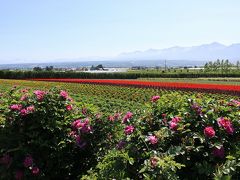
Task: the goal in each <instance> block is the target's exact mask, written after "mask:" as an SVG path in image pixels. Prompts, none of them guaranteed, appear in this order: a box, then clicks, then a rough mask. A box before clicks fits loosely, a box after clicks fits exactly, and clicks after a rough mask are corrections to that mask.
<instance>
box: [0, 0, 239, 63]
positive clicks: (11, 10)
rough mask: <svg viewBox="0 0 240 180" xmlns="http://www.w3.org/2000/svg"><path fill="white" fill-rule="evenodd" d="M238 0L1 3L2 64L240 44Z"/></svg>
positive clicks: (4, 0)
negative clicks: (206, 44) (148, 50)
mask: <svg viewBox="0 0 240 180" xmlns="http://www.w3.org/2000/svg"><path fill="white" fill-rule="evenodd" d="M239 9H240V1H239V0H198V1H193V0H0V61H2V62H3V61H6V60H7V61H8V62H14V61H15V60H16V59H18V60H19V59H21V60H23V59H26V60H29V61H31V60H36V61H37V60H48V59H49V60H52V59H58V58H78V57H86V56H115V55H117V54H119V53H122V52H129V51H135V50H146V49H150V48H154V49H160V48H167V47H171V46H176V45H178V46H193V45H200V44H205V43H211V42H215V41H217V42H220V43H223V44H226V45H229V44H232V43H239V42H240V34H239V32H240V24H239V17H240V11H239Z"/></svg>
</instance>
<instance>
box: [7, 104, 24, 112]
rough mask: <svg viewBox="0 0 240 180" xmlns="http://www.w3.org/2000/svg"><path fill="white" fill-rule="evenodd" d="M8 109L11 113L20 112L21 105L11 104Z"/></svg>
mask: <svg viewBox="0 0 240 180" xmlns="http://www.w3.org/2000/svg"><path fill="white" fill-rule="evenodd" d="M10 109H11V110H12V111H20V110H21V109H22V105H21V104H13V105H11V106H10Z"/></svg>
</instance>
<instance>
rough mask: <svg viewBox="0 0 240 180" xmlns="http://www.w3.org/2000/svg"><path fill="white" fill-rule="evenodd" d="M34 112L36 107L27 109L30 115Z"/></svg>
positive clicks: (32, 106)
mask: <svg viewBox="0 0 240 180" xmlns="http://www.w3.org/2000/svg"><path fill="white" fill-rule="evenodd" d="M34 111H35V107H34V105H31V106H28V107H27V112H28V113H33V112H34Z"/></svg>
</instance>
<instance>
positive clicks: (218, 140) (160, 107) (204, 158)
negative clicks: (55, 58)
mask: <svg viewBox="0 0 240 180" xmlns="http://www.w3.org/2000/svg"><path fill="white" fill-rule="evenodd" d="M0 102H1V105H2V107H4V108H3V114H4V116H3V117H4V122H3V123H1V126H0V176H1V179H14V178H15V179H77V178H82V179H127V178H130V179H196V178H199V179H200V178H201V179H212V178H216V179H221V178H225V179H231V178H232V179H237V178H238V177H239V175H240V174H239V172H240V168H239V167H240V143H239V139H240V130H239V127H240V122H239V116H240V115H239V112H240V102H239V100H238V99H232V100H230V101H228V100H225V99H214V98H211V97H205V96H203V95H201V94H200V95H199V94H197V95H191V96H189V95H188V94H186V95H183V94H179V93H176V92H172V93H170V94H162V95H161V96H159V95H156V96H153V97H152V98H150V99H149V102H148V103H147V104H146V105H145V107H144V108H140V109H136V110H135V111H133V112H115V113H113V114H111V115H109V114H108V113H107V112H96V111H94V108H93V109H91V108H88V109H85V108H84V109H83V108H82V107H81V106H79V105H78V104H77V103H75V102H74V100H73V99H72V98H71V97H70V96H69V95H68V93H67V92H66V91H64V90H58V89H52V90H44V91H43V90H39V89H37V90H36V89H33V90H31V89H23V90H21V89H16V87H14V88H13V89H12V90H11V91H10V92H9V93H3V94H1V95H0Z"/></svg>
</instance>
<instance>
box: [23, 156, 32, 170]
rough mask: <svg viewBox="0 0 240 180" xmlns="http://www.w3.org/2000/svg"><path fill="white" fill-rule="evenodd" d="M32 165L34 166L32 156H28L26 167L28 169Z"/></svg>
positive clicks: (24, 163)
mask: <svg viewBox="0 0 240 180" xmlns="http://www.w3.org/2000/svg"><path fill="white" fill-rule="evenodd" d="M32 164H33V158H32V156H26V157H25V159H24V161H23V165H24V167H26V168H28V167H30V166H32Z"/></svg>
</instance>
